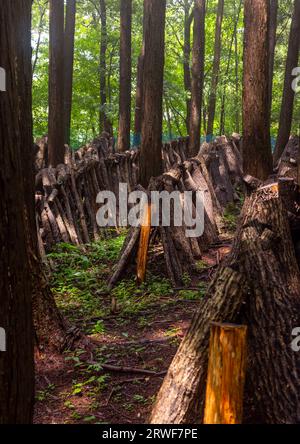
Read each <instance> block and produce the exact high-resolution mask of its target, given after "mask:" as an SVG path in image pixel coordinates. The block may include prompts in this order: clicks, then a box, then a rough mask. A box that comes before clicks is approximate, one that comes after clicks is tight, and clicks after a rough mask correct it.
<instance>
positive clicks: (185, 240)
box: [109, 156, 222, 288]
mask: <svg viewBox="0 0 300 444" xmlns="http://www.w3.org/2000/svg"><path fill="white" fill-rule="evenodd" d="M152 191H158V192H162V191H167V192H168V193H172V192H174V191H179V192H180V193H181V197H182V199H181V205H182V208H181V209H182V210H183V202H184V200H183V199H184V192H186V191H189V192H193V193H194V196H195V193H196V192H197V191H202V192H203V196H204V199H203V203H204V233H203V234H202V235H201V236H198V237H187V235H186V231H187V229H188V228H190V227H187V226H186V225H185V223H183V224H182V226H179V227H178V226H175V224H174V220H172V219H171V224H170V226H163V223H162V216H161V214H160V224H159V227H158V228H157V230H158V235H159V239H160V241H161V243H162V246H163V250H164V258H165V266H166V270H167V274H168V276H169V279H170V280H171V282H172V284H173V285H174V286H175V287H177V286H179V285H181V284H182V283H183V277H184V275H185V274H186V273H189V274H191V273H192V272H193V271H196V264H197V260H199V259H201V257H202V255H203V253H204V252H205V251H207V250H208V248H209V246H210V245H211V244H213V243H215V242H216V241H217V240H218V235H219V232H218V224H217V221H218V220H219V219H220V217H221V214H222V207H221V205H220V203H219V201H218V198H217V195H216V193H215V191H214V187H213V185H212V182H211V180H210V176H209V172H208V169H207V167H206V163H205V161H204V159H203V158H202V157H201V156H199V157H198V158H194V159H190V160H186V161H184V162H182V163H178V162H176V163H175V164H174V166H173V168H172V169H171V170H169V171H167V172H165V173H164V174H163V175H162V176H160V177H158V178H153V179H152V180H151V182H150V185H149V189H148V193H150V192H152ZM152 204H153V202H152ZM173 205H174V203H173V202H171V207H170V208H171V216H172V214H174V212H173V208H174V206H173ZM160 211H161V210H160ZM192 213H193V214H192V215H193V217H195V216H196V207H195V201H193V207H192ZM140 232H141V228H140V227H136V228H133V229H131V230H130V232H129V234H128V236H127V239H126V241H125V248H124V249H123V251H122V252H121V255H120V259H119V261H118V263H117V265H116V267H115V270H114V272H113V274H112V277H111V279H110V283H109V287H110V288H112V287H113V286H114V285H115V284H116V283H117V282H118V280H119V279H120V278H121V277H122V275H123V274H124V272H125V270H126V269H127V268H128V265H129V264H130V262H131V263H132V262H133V261H134V259H135V258H136V254H135V253H136V251H137V248H138V245H139V239H140Z"/></svg>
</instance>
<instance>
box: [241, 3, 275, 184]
mask: <svg viewBox="0 0 300 444" xmlns="http://www.w3.org/2000/svg"><path fill="white" fill-rule="evenodd" d="M269 11H270V4H269V1H268V0H257V1H256V2H254V3H253V2H252V1H250V0H245V40H244V80H243V135H244V139H243V160H244V172H245V174H250V175H251V176H254V177H257V178H258V179H261V180H265V179H266V178H267V177H268V176H269V175H270V174H271V172H272V151H271V140H270V115H269V15H270V14H269Z"/></svg>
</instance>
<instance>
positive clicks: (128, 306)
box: [112, 273, 172, 314]
mask: <svg viewBox="0 0 300 444" xmlns="http://www.w3.org/2000/svg"><path fill="white" fill-rule="evenodd" d="M170 293H172V287H171V283H170V282H169V280H168V279H164V278H161V277H158V276H153V275H150V273H148V277H147V282H146V283H144V284H143V285H141V286H140V287H138V286H137V284H136V281H135V279H131V280H124V281H122V282H120V283H119V284H118V285H117V286H116V287H115V288H114V289H113V290H112V295H113V296H114V297H115V298H116V300H117V301H118V305H119V308H120V310H121V311H122V312H123V313H127V314H135V313H139V312H140V311H143V310H144V309H145V308H146V307H149V306H151V305H152V304H153V303H155V302H156V301H157V300H158V299H159V298H160V297H162V296H166V295H168V294H170Z"/></svg>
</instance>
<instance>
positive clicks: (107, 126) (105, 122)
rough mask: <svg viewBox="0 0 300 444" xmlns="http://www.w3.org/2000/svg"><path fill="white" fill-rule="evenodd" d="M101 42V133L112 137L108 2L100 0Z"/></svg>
mask: <svg viewBox="0 0 300 444" xmlns="http://www.w3.org/2000/svg"><path fill="white" fill-rule="evenodd" d="M100 21H101V42H100V116H99V118H100V133H102V132H103V131H105V132H106V133H108V134H110V135H112V132H113V130H112V124H111V122H110V120H109V118H108V116H107V113H106V108H107V96H106V51H107V13H106V0H100Z"/></svg>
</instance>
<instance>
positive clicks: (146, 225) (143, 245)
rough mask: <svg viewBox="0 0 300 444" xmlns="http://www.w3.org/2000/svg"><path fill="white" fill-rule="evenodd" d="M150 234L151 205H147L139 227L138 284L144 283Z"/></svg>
mask: <svg viewBox="0 0 300 444" xmlns="http://www.w3.org/2000/svg"><path fill="white" fill-rule="evenodd" d="M150 233H151V204H147V207H146V208H145V210H144V214H143V222H142V227H141V235H140V243H139V250H138V259H137V280H138V282H139V283H143V282H144V281H145V276H146V267H147V256H148V250H149V240H150Z"/></svg>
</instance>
